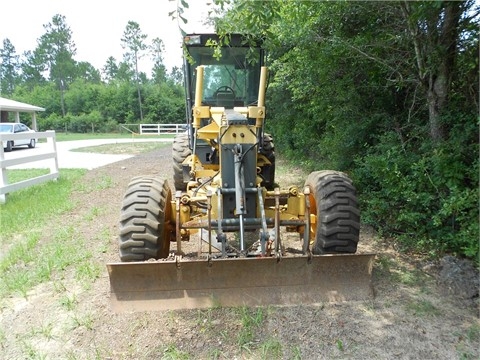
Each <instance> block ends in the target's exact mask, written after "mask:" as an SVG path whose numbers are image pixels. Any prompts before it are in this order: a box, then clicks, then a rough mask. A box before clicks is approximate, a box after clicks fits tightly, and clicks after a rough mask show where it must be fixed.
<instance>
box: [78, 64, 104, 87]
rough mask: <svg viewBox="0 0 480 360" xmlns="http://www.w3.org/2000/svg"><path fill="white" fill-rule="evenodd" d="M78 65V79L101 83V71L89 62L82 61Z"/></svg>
mask: <svg viewBox="0 0 480 360" xmlns="http://www.w3.org/2000/svg"><path fill="white" fill-rule="evenodd" d="M76 67H77V76H76V78H77V79H78V78H79V79H83V80H86V81H88V82H91V83H99V82H100V81H101V77H100V72H99V71H98V70H97V69H95V67H94V66H93V65H92V64H90V63H89V62H86V61H80V62H78V63H77V66H76Z"/></svg>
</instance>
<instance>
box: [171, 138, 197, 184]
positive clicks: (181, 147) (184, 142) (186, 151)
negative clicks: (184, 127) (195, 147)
mask: <svg viewBox="0 0 480 360" xmlns="http://www.w3.org/2000/svg"><path fill="white" fill-rule="evenodd" d="M191 154H192V150H190V148H189V144H188V134H179V135H177V136H175V138H174V139H173V145H172V158H173V184H174V185H175V189H176V190H180V191H185V190H187V184H188V182H185V181H184V180H183V165H182V163H183V162H184V161H185V159H186V158H187V157H189V156H190V155H191Z"/></svg>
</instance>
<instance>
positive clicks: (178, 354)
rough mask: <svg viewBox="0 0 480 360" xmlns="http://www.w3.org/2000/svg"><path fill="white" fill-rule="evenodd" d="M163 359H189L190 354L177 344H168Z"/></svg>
mask: <svg viewBox="0 0 480 360" xmlns="http://www.w3.org/2000/svg"><path fill="white" fill-rule="evenodd" d="M161 359H162V360H188V359H190V355H188V353H186V352H184V351H182V350H180V349H178V348H177V347H176V346H175V345H168V346H167V347H166V348H165V349H164V350H163V355H162V357H161Z"/></svg>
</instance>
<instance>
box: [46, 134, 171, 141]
mask: <svg viewBox="0 0 480 360" xmlns="http://www.w3.org/2000/svg"><path fill="white" fill-rule="evenodd" d="M174 136H175V135H170V134H168V135H136V136H132V134H127V133H108V134H97V133H93V134H92V133H85V134H77V133H61V132H57V133H56V134H55V138H56V140H57V141H72V140H92V139H132V138H133V139H137V140H140V139H170V138H173V137H174Z"/></svg>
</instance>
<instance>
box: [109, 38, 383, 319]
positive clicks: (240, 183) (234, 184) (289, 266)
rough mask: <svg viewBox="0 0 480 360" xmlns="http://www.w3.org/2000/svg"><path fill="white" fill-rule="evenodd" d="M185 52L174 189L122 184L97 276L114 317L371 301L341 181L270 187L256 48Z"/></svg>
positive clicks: (355, 215) (331, 176)
mask: <svg viewBox="0 0 480 360" xmlns="http://www.w3.org/2000/svg"><path fill="white" fill-rule="evenodd" d="M226 39H227V40H226ZM247 40H248V41H247ZM184 50H185V60H184V76H185V93H186V117H187V119H186V120H187V131H186V133H184V134H179V135H177V136H176V137H175V139H174V141H173V146H172V149H173V150H172V154H173V183H174V189H172V188H171V187H170V183H169V181H168V179H169V178H170V177H171V174H162V176H159V177H152V176H139V177H135V178H134V179H133V180H132V181H131V183H130V184H129V185H128V189H127V191H126V193H125V196H124V199H123V202H122V209H121V218H120V236H119V250H120V260H121V262H118V263H111V264H108V265H107V267H108V271H109V276H110V285H111V302H112V305H113V308H114V310H116V311H122V310H127V311H135V310H158V309H181V308H204V307H211V306H239V305H247V306H256V305H270V304H282V305H284V304H300V303H302V304H305V303H318V302H322V301H331V300H333V301H342V300H349V299H365V298H368V297H370V296H371V295H372V288H371V270H372V262H373V257H374V256H373V255H371V254H363V255H359V254H355V253H356V250H357V243H358V240H359V229H360V213H359V209H358V203H357V199H356V193H355V188H354V186H353V185H352V182H351V180H350V179H349V178H348V177H347V175H346V174H344V173H342V172H338V171H330V170H324V171H316V172H312V173H311V174H310V175H309V176H308V177H307V179H306V182H305V186H304V187H303V188H298V187H297V186H288V187H286V188H282V189H281V188H280V187H279V186H278V185H277V184H276V183H275V151H274V150H275V149H274V145H273V139H272V137H271V136H270V135H269V134H267V133H266V132H265V118H266V114H267V110H266V106H265V92H266V87H267V77H268V74H267V67H266V66H265V53H264V50H263V49H262V47H261V41H258V40H256V41H252V39H251V38H248V39H247V37H244V36H242V35H237V34H232V35H228V36H227V37H226V38H220V37H219V36H217V35H216V34H191V35H187V36H185V37H184ZM292 126H295V122H294V120H292ZM288 233H298V234H299V236H298V243H299V244H300V246H299V249H298V250H296V251H295V250H294V251H292V249H291V248H290V247H289V248H287V247H285V246H284V244H283V240H282V239H283V238H284V236H285V234H288ZM252 237H253V239H252ZM172 245H173V246H172ZM186 245H189V249H190V250H189V251H184V249H185V247H186ZM192 245H193V249H194V250H193V251H192V250H191V248H192ZM172 247H173V248H175V247H176V248H175V249H172Z"/></svg>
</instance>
